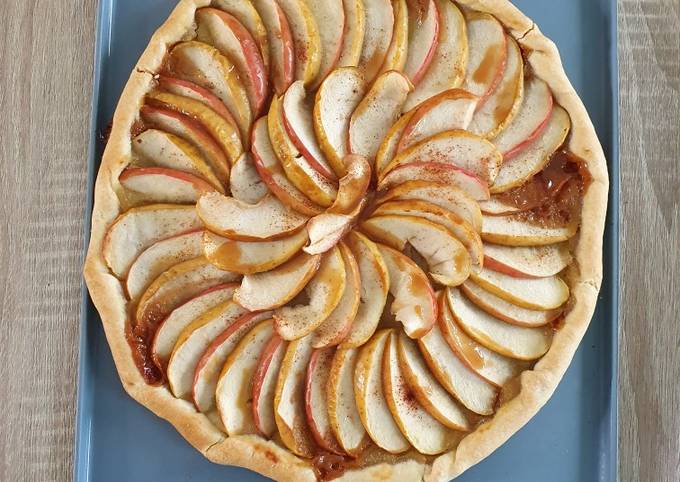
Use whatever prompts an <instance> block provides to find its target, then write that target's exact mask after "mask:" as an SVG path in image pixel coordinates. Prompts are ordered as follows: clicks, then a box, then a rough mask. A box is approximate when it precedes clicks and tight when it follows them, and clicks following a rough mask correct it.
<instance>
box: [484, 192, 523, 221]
mask: <svg viewBox="0 0 680 482" xmlns="http://www.w3.org/2000/svg"><path fill="white" fill-rule="evenodd" d="M479 208H480V209H481V210H482V212H483V213H484V214H491V215H494V216H498V215H503V214H513V213H517V212H519V211H520V209H519V208H517V207H515V206H513V205H511V204H508V203H506V202H505V201H503V200H502V199H499V198H498V197H497V196H491V198H489V199H487V200H486V201H481V202H480V203H479Z"/></svg>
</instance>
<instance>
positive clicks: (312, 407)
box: [305, 348, 343, 454]
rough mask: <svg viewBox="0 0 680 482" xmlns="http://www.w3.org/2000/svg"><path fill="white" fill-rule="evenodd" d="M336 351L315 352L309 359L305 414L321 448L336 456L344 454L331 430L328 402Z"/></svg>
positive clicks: (330, 349) (322, 350)
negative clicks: (329, 373)
mask: <svg viewBox="0 0 680 482" xmlns="http://www.w3.org/2000/svg"><path fill="white" fill-rule="evenodd" d="M334 354H335V349H333V348H325V349H321V350H318V349H317V350H314V351H313V352H312V356H311V357H310V359H309V366H308V367H307V376H306V380H305V412H306V414H307V423H308V424H309V428H310V430H311V433H312V436H313V437H314V440H315V441H316V443H317V444H318V445H319V447H321V448H323V449H325V450H328V451H329V452H332V453H335V454H342V453H343V450H342V448H341V447H340V445H338V442H337V440H336V439H335V435H334V434H333V429H332V428H331V422H330V417H329V415H328V410H327V404H326V400H327V398H328V396H327V390H326V383H327V381H328V372H329V371H330V369H331V364H332V362H333V355H334Z"/></svg>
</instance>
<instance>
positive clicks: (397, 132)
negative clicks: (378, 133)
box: [374, 109, 417, 173]
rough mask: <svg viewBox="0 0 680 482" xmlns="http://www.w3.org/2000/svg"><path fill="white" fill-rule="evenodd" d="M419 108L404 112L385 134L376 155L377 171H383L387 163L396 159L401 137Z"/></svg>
mask: <svg viewBox="0 0 680 482" xmlns="http://www.w3.org/2000/svg"><path fill="white" fill-rule="evenodd" d="M416 110H417V109H411V110H410V111H408V112H406V113H405V114H403V115H402V116H401V117H399V119H398V120H397V122H395V123H394V124H393V125H392V127H390V130H388V131H387V134H385V138H384V139H383V141H382V143H381V144H380V147H379V148H378V152H377V153H376V155H375V164H374V166H375V172H376V173H378V172H381V171H382V170H383V169H385V168H386V167H387V165H388V164H389V163H390V162H391V161H392V159H394V156H395V155H396V154H397V148H398V147H399V140H400V139H401V137H402V135H403V134H404V131H405V130H406V126H407V125H408V124H409V122H410V121H411V118H412V117H413V116H414V115H415V113H416Z"/></svg>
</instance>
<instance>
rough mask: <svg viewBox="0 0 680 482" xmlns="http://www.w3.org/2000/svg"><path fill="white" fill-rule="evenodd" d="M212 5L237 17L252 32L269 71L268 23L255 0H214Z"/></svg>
mask: <svg viewBox="0 0 680 482" xmlns="http://www.w3.org/2000/svg"><path fill="white" fill-rule="evenodd" d="M212 6H213V7H216V8H219V9H220V10H224V11H225V12H227V13H229V14H230V15H233V16H234V17H236V19H237V20H238V21H239V22H241V25H243V26H244V27H245V28H246V29H247V30H248V32H250V34H251V35H252V36H253V39H255V42H256V43H257V46H258V48H259V50H260V55H261V56H262V60H263V61H264V66H265V69H266V70H267V71H269V64H270V59H269V48H270V45H269V40H268V39H269V36H268V29H267V27H268V25H266V24H265V23H264V21H263V18H262V17H261V16H260V14H259V12H258V10H257V9H256V8H255V5H254V2H252V1H251V0H214V1H213V2H212Z"/></svg>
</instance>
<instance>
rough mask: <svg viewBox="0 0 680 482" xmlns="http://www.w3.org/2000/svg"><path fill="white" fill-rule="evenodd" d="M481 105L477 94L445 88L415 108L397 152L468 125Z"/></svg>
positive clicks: (465, 127) (463, 128)
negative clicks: (478, 104) (478, 103)
mask: <svg viewBox="0 0 680 482" xmlns="http://www.w3.org/2000/svg"><path fill="white" fill-rule="evenodd" d="M476 107H477V98H476V97H475V96H473V95H472V94H470V93H469V92H466V91H464V90H460V89H450V90H445V91H444V92H442V93H441V94H438V95H435V96H434V97H431V98H429V99H427V100H426V101H425V102H423V103H422V104H420V106H418V107H417V108H416V109H415V112H414V114H413V115H412V116H411V118H410V120H409V122H408V124H407V125H406V127H405V128H404V132H403V134H402V136H401V139H400V140H399V145H398V146H397V152H401V151H403V150H405V149H408V148H409V147H411V146H412V145H414V144H416V143H417V142H420V141H422V140H423V139H426V138H428V137H431V136H434V135H436V134H439V133H441V132H444V131H450V130H454V129H458V130H460V129H462V130H465V129H467V126H468V125H469V124H470V122H471V121H472V116H473V115H474V113H475V109H476Z"/></svg>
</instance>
